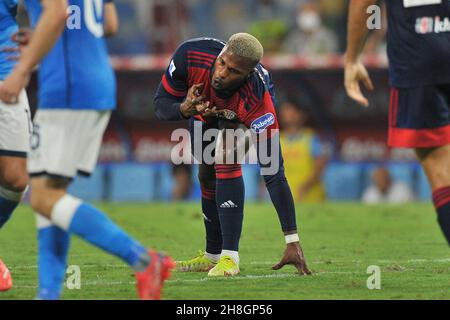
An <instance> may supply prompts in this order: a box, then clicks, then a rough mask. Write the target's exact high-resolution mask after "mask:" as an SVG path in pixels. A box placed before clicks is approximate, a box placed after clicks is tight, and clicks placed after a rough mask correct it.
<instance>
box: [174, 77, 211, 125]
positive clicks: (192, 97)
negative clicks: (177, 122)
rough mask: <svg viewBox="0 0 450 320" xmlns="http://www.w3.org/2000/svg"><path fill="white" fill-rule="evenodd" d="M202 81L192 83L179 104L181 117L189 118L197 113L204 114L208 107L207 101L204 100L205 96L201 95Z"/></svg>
mask: <svg viewBox="0 0 450 320" xmlns="http://www.w3.org/2000/svg"><path fill="white" fill-rule="evenodd" d="M202 89H203V83H198V84H194V85H193V86H192V87H190V88H189V90H188V92H187V95H186V99H185V100H184V101H183V103H181V105H180V111H181V113H182V114H183V117H185V118H190V117H192V116H195V115H198V114H204V113H205V111H207V110H208V108H209V101H207V102H205V96H203V95H201V94H200V93H201V91H202Z"/></svg>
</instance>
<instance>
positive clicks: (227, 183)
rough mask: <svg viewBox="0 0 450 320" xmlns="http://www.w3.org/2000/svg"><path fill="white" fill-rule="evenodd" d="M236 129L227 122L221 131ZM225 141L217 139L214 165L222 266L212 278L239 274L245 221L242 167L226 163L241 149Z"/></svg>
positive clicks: (215, 270)
mask: <svg viewBox="0 0 450 320" xmlns="http://www.w3.org/2000/svg"><path fill="white" fill-rule="evenodd" d="M235 128H236V125H235V124H234V123H229V122H227V121H224V122H223V123H222V126H221V128H220V129H235ZM221 132H222V133H223V132H224V131H221ZM226 142H227V141H226V140H225V139H224V136H222V138H219V139H218V142H217V144H216V164H215V170H216V203H217V210H218V212H219V220H220V227H221V231H222V252H221V258H220V261H219V263H218V264H217V265H216V266H215V267H214V268H213V269H211V270H210V271H209V273H208V275H209V276H227V275H236V274H238V273H239V272H240V271H239V241H240V238H241V233H242V223H243V218H244V198H245V188H244V180H243V177H242V167H241V165H240V164H238V163H227V161H226V154H229V153H232V154H235V150H236V148H238V146H235V145H234V143H233V144H230V145H227V143H226ZM219 159H220V160H219ZM217 160H219V161H217Z"/></svg>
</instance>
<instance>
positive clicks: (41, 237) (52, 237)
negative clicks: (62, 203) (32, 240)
mask: <svg viewBox="0 0 450 320" xmlns="http://www.w3.org/2000/svg"><path fill="white" fill-rule="evenodd" d="M70 182H71V179H68V178H64V177H56V176H53V177H40V178H37V177H34V178H32V179H31V186H32V195H33V196H38V197H39V196H41V195H42V196H44V195H43V193H44V192H43V191H42V190H41V189H42V188H43V187H44V189H50V190H53V192H51V191H50V192H48V194H49V196H52V195H53V196H54V199H52V201H51V202H50V203H49V204H48V206H51V204H52V203H54V202H56V201H57V200H58V199H59V198H60V197H62V196H63V195H64V194H66V190H67V187H68V186H69V184H70ZM42 186H43V187H42ZM33 203H34V202H33ZM49 210H50V209H49ZM36 220H37V230H38V234H37V240H38V280H39V281H38V293H37V298H38V299H42V300H56V299H59V297H60V295H61V292H62V284H63V280H64V275H65V272H66V267H67V255H68V252H69V246H70V234H69V233H68V232H67V231H65V230H63V229H61V228H60V227H58V226H56V225H55V224H53V223H52V222H51V220H50V219H48V218H46V217H45V216H44V215H41V214H36Z"/></svg>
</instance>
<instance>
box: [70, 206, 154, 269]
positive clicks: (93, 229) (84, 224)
mask: <svg viewBox="0 0 450 320" xmlns="http://www.w3.org/2000/svg"><path fill="white" fill-rule="evenodd" d="M68 231H69V232H73V233H75V234H76V235H78V236H80V237H82V238H83V239H85V240H87V241H89V242H90V243H92V244H94V245H96V246H97V247H100V248H102V249H103V250H105V251H107V252H109V253H112V254H114V255H116V256H118V257H120V258H122V259H123V260H124V261H126V262H127V263H128V264H129V265H130V266H132V267H133V268H135V267H136V266H137V264H139V263H140V262H141V260H142V257H143V256H146V252H147V250H146V249H145V247H144V246H142V245H141V244H140V243H139V242H137V241H136V240H134V239H133V238H131V237H130V236H129V235H128V234H127V233H125V232H124V231H123V230H122V229H120V228H119V227H118V226H117V225H116V224H114V223H113V222H112V221H111V219H109V218H108V217H107V216H106V215H105V214H104V213H103V212H101V211H100V210H98V209H97V208H95V207H93V206H91V205H89V204H86V203H82V204H81V205H80V206H79V207H78V208H77V209H76V211H75V213H74V215H73V217H72V221H71V223H70V225H69V229H68Z"/></svg>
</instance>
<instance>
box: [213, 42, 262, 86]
mask: <svg viewBox="0 0 450 320" xmlns="http://www.w3.org/2000/svg"><path fill="white" fill-rule="evenodd" d="M254 68H255V66H254V65H253V64H252V63H251V62H250V61H249V60H248V59H246V58H242V57H239V56H237V55H235V54H234V53H233V52H231V51H230V50H227V49H226V48H225V49H224V50H223V51H222V52H221V53H220V55H219V56H218V57H217V59H216V62H215V64H214V73H213V75H212V79H211V86H212V87H213V88H214V89H215V90H232V89H234V88H238V87H239V86H240V85H241V84H242V83H243V82H244V81H245V80H246V79H247V78H248V76H249V75H250V74H251V73H252V72H253V70H254Z"/></svg>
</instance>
